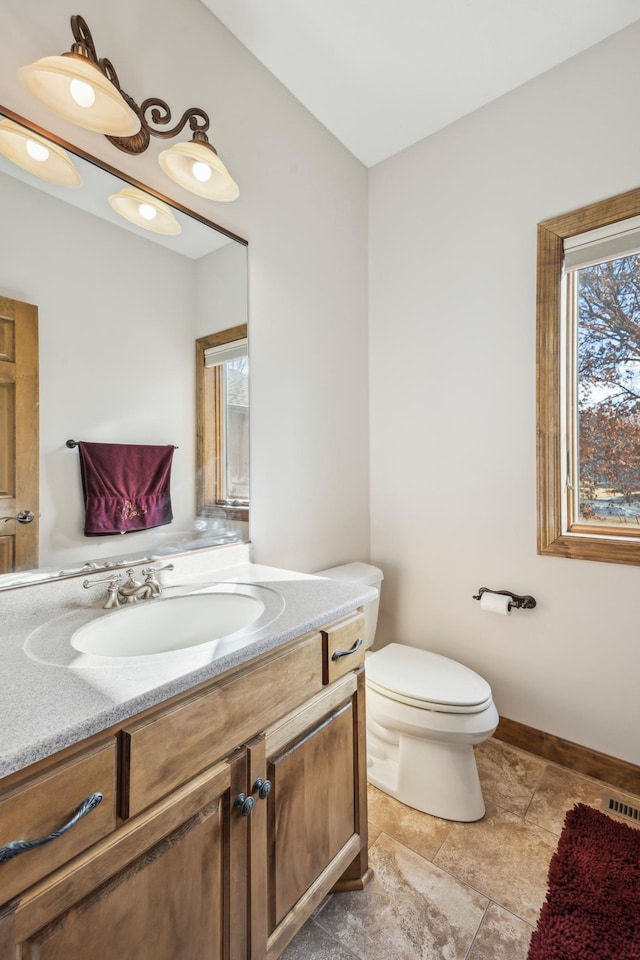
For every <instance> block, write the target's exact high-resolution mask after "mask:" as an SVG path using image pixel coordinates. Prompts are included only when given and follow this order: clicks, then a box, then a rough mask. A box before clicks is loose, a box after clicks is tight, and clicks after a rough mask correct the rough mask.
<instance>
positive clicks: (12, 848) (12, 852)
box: [0, 793, 102, 863]
mask: <svg viewBox="0 0 640 960" xmlns="http://www.w3.org/2000/svg"><path fill="white" fill-rule="evenodd" d="M99 803H102V794H101V793H92V794H91V796H90V797H87V799H86V800H83V802H82V803H81V804H80V806H79V807H78V809H77V810H76V812H75V813H74V815H73V816H72V817H71V820H69V822H68V823H65V824H64V826H63V827H60V829H59V830H55V831H54V832H53V833H50V834H49V835H48V836H47V837H39V838H38V839H37V840H13V841H12V842H11V843H8V844H7V845H6V846H5V847H0V863H8V862H9V860H13V858H14V857H18V856H20V854H21V853H26V852H27V851H28V850H34V849H35V848H36V847H43V846H44V845H45V843H50V842H51V840H56V839H57V838H58V837H61V836H62V834H63V833H66V832H67V830H71V827H75V825H76V823H77V822H78V820H82V818H83V817H86V815H87V814H88V813H91V811H92V810H93V809H94V808H95V807H97V806H98V804H99Z"/></svg>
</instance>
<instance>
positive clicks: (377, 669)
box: [365, 643, 491, 713]
mask: <svg viewBox="0 0 640 960" xmlns="http://www.w3.org/2000/svg"><path fill="white" fill-rule="evenodd" d="M365 671H366V677H367V683H368V684H369V685H370V686H371V687H372V688H373V689H374V690H375V689H377V690H378V691H379V692H381V693H383V694H384V695H386V696H389V697H391V698H392V699H394V700H399V701H401V702H403V703H408V704H412V705H414V706H417V707H422V708H423V709H430V710H440V711H442V712H450V713H475V712H479V711H480V710H483V709H484V708H485V706H488V703H489V701H490V700H491V687H490V686H489V684H488V683H487V681H486V680H484V679H483V678H482V677H481V676H479V675H478V674H477V673H474V671H473V670H470V669H469V667H465V666H463V664H461V663H457V662H456V661H455V660H449V658H448V657H441V656H440V655H439V654H437V653H431V652H429V651H428V650H419V649H417V648H415V647H407V646H405V645H404V644H400V643H390V644H389V645H388V646H386V647H384V648H383V649H382V650H378V651H377V652H376V653H371V654H369V656H368V657H367V659H366V661H365Z"/></svg>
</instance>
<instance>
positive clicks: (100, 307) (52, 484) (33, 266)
mask: <svg viewBox="0 0 640 960" xmlns="http://www.w3.org/2000/svg"><path fill="white" fill-rule="evenodd" d="M0 210H1V211H2V228H1V230H0V291H1V292H2V295H4V296H8V297H13V298H15V299H18V300H24V301H26V302H27V303H35V304H36V305H37V306H38V328H39V329H38V333H39V353H40V369H39V373H40V490H41V495H40V529H39V534H40V536H39V539H40V566H42V567H51V568H55V569H58V570H60V569H62V568H64V567H65V566H72V565H75V564H82V563H83V562H85V561H86V560H89V559H92V558H97V557H106V556H113V555H115V554H120V553H123V552H125V553H126V552H127V551H130V553H135V552H137V551H146V550H150V549H152V548H153V545H154V544H156V543H157V542H158V541H166V540H167V537H168V536H172V537H175V538H178V537H180V536H182V538H183V539H184V538H185V536H186V537H188V538H191V536H192V531H193V516H194V507H195V494H194V489H193V487H194V482H193V465H194V459H195V410H194V396H195V382H194V378H195V373H194V364H193V354H194V347H193V342H194V339H195V319H194V315H195V313H196V300H195V292H196V284H195V277H196V261H193V260H190V259H187V258H185V257H183V256H180V255H179V254H177V253H176V252H174V251H172V250H168V249H165V248H163V247H160V246H158V245H157V244H152V243H149V242H148V240H147V239H146V237H138V236H135V235H134V234H133V233H130V232H129V231H126V230H122V229H120V227H118V226H115V225H113V224H111V223H108V222H107V221H106V220H102V219H99V218H98V217H94V216H93V215H92V214H89V213H85V212H84V211H82V210H78V209H76V208H75V207H72V206H70V205H69V204H67V203H65V202H63V201H61V200H58V199H56V198H54V197H50V196H48V195H47V194H45V193H43V192H42V191H40V190H36V189H35V188H33V187H31V186H28V185H27V184H24V183H21V182H19V181H17V180H15V179H14V178H13V177H11V176H8V175H6V174H1V173H0ZM234 246H235V249H236V250H241V249H242V248H240V247H239V246H238V245H237V244H235V245H234ZM214 255H215V254H212V255H211V256H214ZM177 318H178V322H176V320H177ZM114 371H115V372H116V373H117V376H116V377H114ZM70 438H71V439H75V440H89V441H94V442H105V443H157V444H167V443H173V444H175V445H176V446H177V447H178V448H179V449H178V450H177V451H176V453H175V455H174V459H173V466H172V472H171V500H172V507H173V516H174V519H173V522H172V524H171V526H170V527H169V526H165V527H160V528H157V529H156V530H150V531H145V532H136V533H134V534H130V535H128V536H127V537H125V538H122V537H120V536H109V537H99V538H91V539H90V540H87V539H86V538H85V537H84V536H83V526H84V510H83V499H82V487H81V481H80V468H79V458H78V451H77V450H74V451H72V450H69V449H67V447H66V446H65V443H66V440H67V439H70Z"/></svg>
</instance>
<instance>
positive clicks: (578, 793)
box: [527, 764, 637, 836]
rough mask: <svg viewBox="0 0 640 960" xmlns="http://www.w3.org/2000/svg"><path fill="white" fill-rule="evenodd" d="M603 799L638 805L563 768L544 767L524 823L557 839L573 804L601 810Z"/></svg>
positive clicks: (595, 781) (549, 765) (609, 788)
mask: <svg viewBox="0 0 640 960" xmlns="http://www.w3.org/2000/svg"><path fill="white" fill-rule="evenodd" d="M604 796H607V797H608V796H612V797H615V798H616V799H617V800H622V801H623V802H624V803H630V804H632V805H633V804H634V803H637V800H635V798H634V797H632V796H630V795H629V794H624V793H621V792H620V791H619V790H616V789H615V788H614V787H609V786H608V785H607V784H606V783H601V782H600V781H599V780H592V779H591V778H590V777H583V776H580V774H577V773H573V772H572V771H571V770H567V769H566V768H565V767H556V766H555V765H553V764H547V766H546V769H545V771H544V773H543V775H542V778H541V779H540V783H539V784H538V788H537V790H536V792H535V793H534V795H533V799H532V801H531V805H530V807H529V810H528V811H527V820H530V821H531V822H532V823H536V824H538V826H541V827H544V828H545V830H550V831H551V832H552V833H556V834H558V836H559V835H560V832H561V831H562V827H563V824H564V818H565V815H566V813H567V811H568V810H571V809H572V807H573V806H575V804H576V803H586V804H588V805H589V806H590V807H597V808H598V809H600V807H601V802H602V798H603V797H604Z"/></svg>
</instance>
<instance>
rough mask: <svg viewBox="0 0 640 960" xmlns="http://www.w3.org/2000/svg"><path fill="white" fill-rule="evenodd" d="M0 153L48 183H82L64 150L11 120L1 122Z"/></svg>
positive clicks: (71, 185) (72, 184) (72, 185)
mask: <svg viewBox="0 0 640 960" xmlns="http://www.w3.org/2000/svg"><path fill="white" fill-rule="evenodd" d="M0 153H2V154H3V155H4V156H5V157H6V158H7V159H8V160H11V161H12V163H16V164H17V165H18V166H19V167H22V169H23V170H28V171H29V173H33V174H35V176H36V177H40V178H41V179H42V180H48V181H49V183H57V184H58V185H59V186H61V187H79V186H80V184H81V183H82V177H81V176H80V174H79V173H78V171H77V170H76V168H75V167H74V165H73V161H72V160H71V157H70V156H69V154H68V153H67V152H66V150H63V149H62V147H59V146H58V145H57V144H55V143H51V141H50V140H47V139H46V138H45V137H40V136H39V135H38V134H37V133H33V132H32V131H31V130H27V129H26V127H22V126H20V124H19V123H15V122H14V121H13V120H0Z"/></svg>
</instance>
